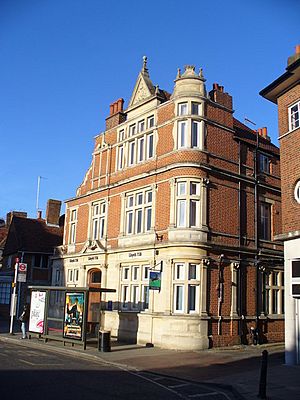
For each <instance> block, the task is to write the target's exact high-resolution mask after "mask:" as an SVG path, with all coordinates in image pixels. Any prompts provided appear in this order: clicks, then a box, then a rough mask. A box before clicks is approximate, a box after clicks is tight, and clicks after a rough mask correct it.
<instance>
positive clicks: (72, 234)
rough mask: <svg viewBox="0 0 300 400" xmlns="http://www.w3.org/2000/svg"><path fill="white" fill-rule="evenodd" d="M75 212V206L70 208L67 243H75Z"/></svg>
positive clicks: (76, 211) (76, 212)
mask: <svg viewBox="0 0 300 400" xmlns="http://www.w3.org/2000/svg"><path fill="white" fill-rule="evenodd" d="M77 214H78V210H77V208H71V209H70V230H69V244H75V243H76V230H77Z"/></svg>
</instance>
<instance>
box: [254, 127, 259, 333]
mask: <svg viewBox="0 0 300 400" xmlns="http://www.w3.org/2000/svg"><path fill="white" fill-rule="evenodd" d="M258 148H259V133H258V132H256V146H255V155H254V219H255V221H254V246H255V261H254V265H255V268H256V301H255V306H256V316H255V318H256V329H258V318H259V290H258V289H259V268H258V263H259V260H258V246H259V240H258V223H259V221H258V162H259V161H258V155H259V153H258Z"/></svg>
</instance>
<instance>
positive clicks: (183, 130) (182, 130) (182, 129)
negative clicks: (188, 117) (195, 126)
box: [178, 121, 187, 147]
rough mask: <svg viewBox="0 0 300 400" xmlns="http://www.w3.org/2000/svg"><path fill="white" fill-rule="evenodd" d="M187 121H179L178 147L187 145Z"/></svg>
mask: <svg viewBox="0 0 300 400" xmlns="http://www.w3.org/2000/svg"><path fill="white" fill-rule="evenodd" d="M186 136H187V123H186V121H180V122H179V123H178V147H186V140H187V138H186Z"/></svg>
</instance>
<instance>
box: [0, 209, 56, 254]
mask: <svg viewBox="0 0 300 400" xmlns="http://www.w3.org/2000/svg"><path fill="white" fill-rule="evenodd" d="M62 241H63V227H55V226H48V225H47V224H46V222H45V220H43V219H31V218H22V217H16V216H14V217H13V219H12V222H11V225H10V227H9V232H8V236H7V240H6V244H5V248H4V254H5V255H8V254H12V253H15V252H16V251H26V252H30V253H50V254H51V253H53V249H54V247H55V246H59V245H61V244H62Z"/></svg>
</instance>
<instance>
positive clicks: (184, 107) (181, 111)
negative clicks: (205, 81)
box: [178, 103, 188, 115]
mask: <svg viewBox="0 0 300 400" xmlns="http://www.w3.org/2000/svg"><path fill="white" fill-rule="evenodd" d="M187 114H188V103H179V104H178V115H187Z"/></svg>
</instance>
